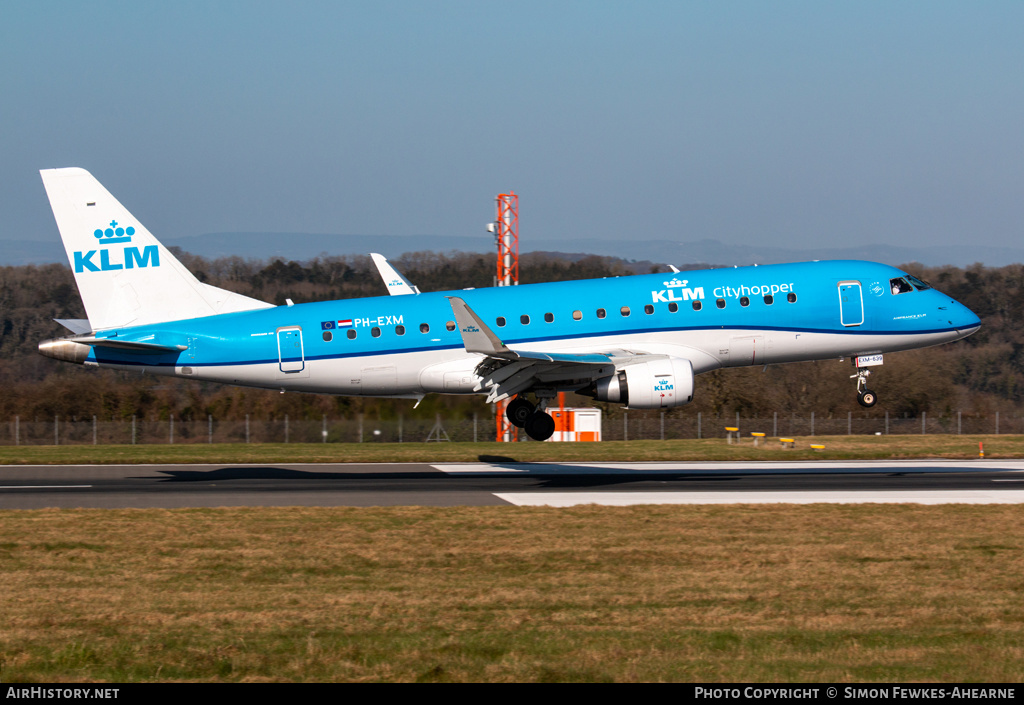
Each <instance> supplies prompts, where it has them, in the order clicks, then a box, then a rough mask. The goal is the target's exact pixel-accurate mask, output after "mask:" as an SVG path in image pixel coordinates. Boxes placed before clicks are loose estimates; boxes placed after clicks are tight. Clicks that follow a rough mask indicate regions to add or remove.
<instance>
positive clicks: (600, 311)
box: [597, 308, 608, 318]
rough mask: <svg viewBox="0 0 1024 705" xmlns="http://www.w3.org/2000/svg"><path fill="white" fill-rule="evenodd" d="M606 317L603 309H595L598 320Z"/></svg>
mask: <svg viewBox="0 0 1024 705" xmlns="http://www.w3.org/2000/svg"><path fill="white" fill-rule="evenodd" d="M607 315H608V314H607V313H606V312H605V310H604V309H603V308H599V309H597V317H598V318H604V317H605V316H607Z"/></svg>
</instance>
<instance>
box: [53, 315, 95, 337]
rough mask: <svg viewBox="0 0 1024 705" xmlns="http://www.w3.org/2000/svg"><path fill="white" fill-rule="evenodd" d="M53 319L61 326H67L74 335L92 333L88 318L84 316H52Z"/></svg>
mask: <svg viewBox="0 0 1024 705" xmlns="http://www.w3.org/2000/svg"><path fill="white" fill-rule="evenodd" d="M53 320H54V321H56V322H57V323H60V324H61V325H62V326H64V327H65V328H67V329H68V330H69V331H71V332H72V333H74V334H75V335H88V334H89V333H92V325H90V323H89V321H88V319H85V318H54V319H53Z"/></svg>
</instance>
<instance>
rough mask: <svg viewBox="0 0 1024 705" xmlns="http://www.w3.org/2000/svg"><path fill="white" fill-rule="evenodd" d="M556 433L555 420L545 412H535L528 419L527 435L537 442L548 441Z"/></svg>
mask: <svg viewBox="0 0 1024 705" xmlns="http://www.w3.org/2000/svg"><path fill="white" fill-rule="evenodd" d="M554 432H555V420H554V419H553V418H551V416H549V415H548V414H547V413H545V412H543V411H535V412H534V413H532V414H530V417H529V418H528V419H526V435H528V436H529V437H530V438H532V439H533V440H535V441H546V440H547V439H549V438H551V434H553V433H554Z"/></svg>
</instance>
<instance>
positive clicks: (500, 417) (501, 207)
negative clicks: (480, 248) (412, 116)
mask: <svg viewBox="0 0 1024 705" xmlns="http://www.w3.org/2000/svg"><path fill="white" fill-rule="evenodd" d="M494 200H495V202H496V203H497V205H498V217H497V219H496V220H495V221H494V224H493V226H492V227H491V228H490V230H491V232H493V233H494V239H495V240H496V242H497V244H498V274H497V277H496V278H495V282H494V283H495V285H496V286H516V285H517V284H519V196H517V195H516V194H515V193H514V192H513V193H501V194H498V197H497V198H495V199H494ZM508 402H509V400H508V399H505V400H503V401H499V402H498V403H497V404H496V405H495V417H494V422H495V426H496V429H497V433H498V437H497V440H498V442H502V441H505V442H508V441H514V440H516V436H517V435H518V429H517V428H516V427H515V426H513V425H512V424H511V423H509V420H508V419H507V418H506V417H505V407H507V406H508Z"/></svg>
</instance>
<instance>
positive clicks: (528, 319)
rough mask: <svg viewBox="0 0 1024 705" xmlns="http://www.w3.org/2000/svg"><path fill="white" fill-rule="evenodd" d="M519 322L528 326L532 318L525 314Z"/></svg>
mask: <svg viewBox="0 0 1024 705" xmlns="http://www.w3.org/2000/svg"><path fill="white" fill-rule="evenodd" d="M519 322H520V323H522V324H523V325H524V326H528V325H530V317H529V316H527V315H526V314H523V315H522V316H520V317H519Z"/></svg>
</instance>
